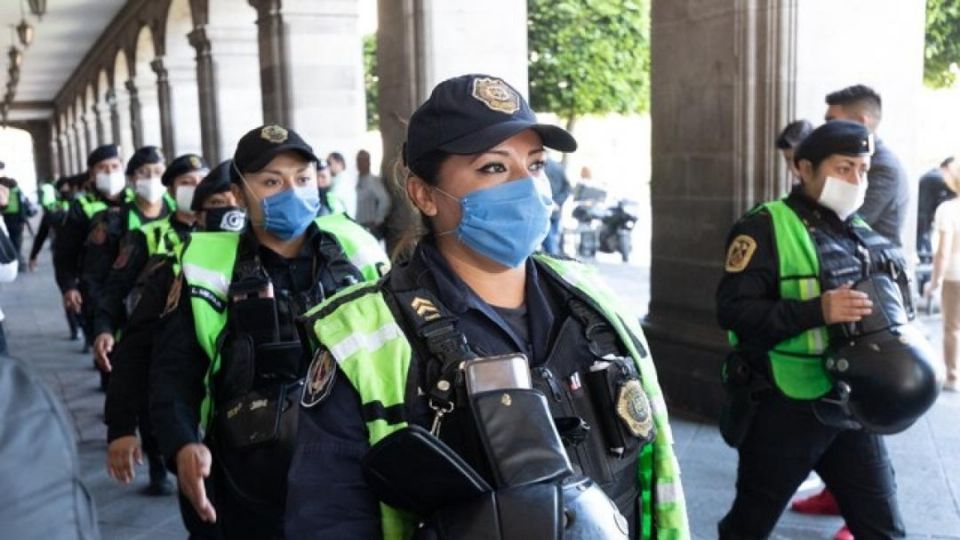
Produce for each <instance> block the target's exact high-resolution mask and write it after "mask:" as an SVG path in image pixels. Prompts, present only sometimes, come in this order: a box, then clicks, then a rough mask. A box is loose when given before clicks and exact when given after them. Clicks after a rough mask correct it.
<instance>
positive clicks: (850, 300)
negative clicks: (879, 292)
mask: <svg viewBox="0 0 960 540" xmlns="http://www.w3.org/2000/svg"><path fill="white" fill-rule="evenodd" d="M872 307H873V302H871V301H870V298H869V297H868V296H867V293H864V292H860V291H855V290H853V289H851V288H850V284H849V283H848V284H846V285H841V286H840V287H837V288H836V289H831V290H829V291H827V292H825V293H823V296H821V297H820V308H821V309H822V310H823V320H824V322H826V323H827V324H836V323H847V322H857V321H859V320H860V319H862V318H864V317H866V316H867V315H870V313H871V311H872V310H871V309H870V308H872Z"/></svg>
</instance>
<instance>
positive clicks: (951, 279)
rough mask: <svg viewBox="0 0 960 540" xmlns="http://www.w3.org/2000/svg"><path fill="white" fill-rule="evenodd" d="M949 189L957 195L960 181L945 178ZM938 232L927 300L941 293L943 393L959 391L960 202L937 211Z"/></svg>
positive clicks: (935, 218)
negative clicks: (944, 376)
mask: <svg viewBox="0 0 960 540" xmlns="http://www.w3.org/2000/svg"><path fill="white" fill-rule="evenodd" d="M944 180H945V181H946V184H947V187H948V188H949V189H950V191H952V192H953V193H954V194H956V193H957V192H958V191H960V179H958V178H957V177H955V176H953V175H945V176H944ZM933 228H934V230H935V231H936V232H937V237H938V239H937V243H936V250H935V251H934V255H933V275H932V276H931V277H930V281H929V282H927V285H926V286H925V287H924V290H923V296H924V298H931V297H933V295H934V294H935V293H936V292H937V291H938V290H939V291H942V292H941V296H940V309H941V311H942V313H943V361H944V363H945V364H946V368H947V377H946V381H945V382H944V384H943V389H944V390H948V391H951V392H956V391H957V387H958V384H957V375H958V373H957V355H958V354H960V350H958V349H960V238H958V236H960V199H956V198H953V199H950V200H948V201H946V202H944V203H942V204H941V205H940V206H938V207H937V210H936V213H935V214H934V218H933Z"/></svg>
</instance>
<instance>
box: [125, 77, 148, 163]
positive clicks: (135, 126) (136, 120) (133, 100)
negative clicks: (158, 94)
mask: <svg viewBox="0 0 960 540" xmlns="http://www.w3.org/2000/svg"><path fill="white" fill-rule="evenodd" d="M124 86H125V87H126V88H127V96H128V98H127V99H129V100H130V103H129V105H130V132H131V133H132V134H133V148H131V153H132V151H135V150H136V149H137V148H140V147H141V146H143V145H144V144H145V143H144V142H143V117H142V116H141V115H140V95H139V90H138V89H137V83H136V81H134V80H133V79H130V80H128V81H127V82H126V83H125V84H124Z"/></svg>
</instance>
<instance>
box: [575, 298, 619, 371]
mask: <svg viewBox="0 0 960 540" xmlns="http://www.w3.org/2000/svg"><path fill="white" fill-rule="evenodd" d="M567 305H568V306H569V308H570V313H571V314H572V315H573V317H574V318H576V319H577V320H578V321H580V324H582V325H583V333H584V336H586V338H587V344H588V347H589V348H590V352H592V353H593V354H594V355H596V356H597V358H603V357H605V356H607V355H608V354H612V355H615V356H622V350H621V348H620V336H618V335H617V332H616V330H614V329H613V327H612V326H610V323H608V322H607V320H606V319H604V318H603V316H602V315H600V314H599V313H597V311H596V310H594V309H593V308H591V307H590V306H588V305H587V303H586V302H584V301H583V300H580V299H579V298H576V297H574V296H571V297H570V299H569V300H568V301H567Z"/></svg>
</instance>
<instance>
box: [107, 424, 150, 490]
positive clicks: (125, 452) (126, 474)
mask: <svg viewBox="0 0 960 540" xmlns="http://www.w3.org/2000/svg"><path fill="white" fill-rule="evenodd" d="M134 462H136V464H137V465H143V452H142V451H141V450H140V439H138V438H137V436H136V435H127V436H125V437H119V438H117V439H114V440H113V441H111V442H110V446H108V447H107V472H108V473H109V474H110V477H111V478H113V479H114V480H116V481H117V482H120V483H121V484H129V483H130V482H132V481H133V479H134V478H135V477H136V476H137V474H136V472H135V469H134Z"/></svg>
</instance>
